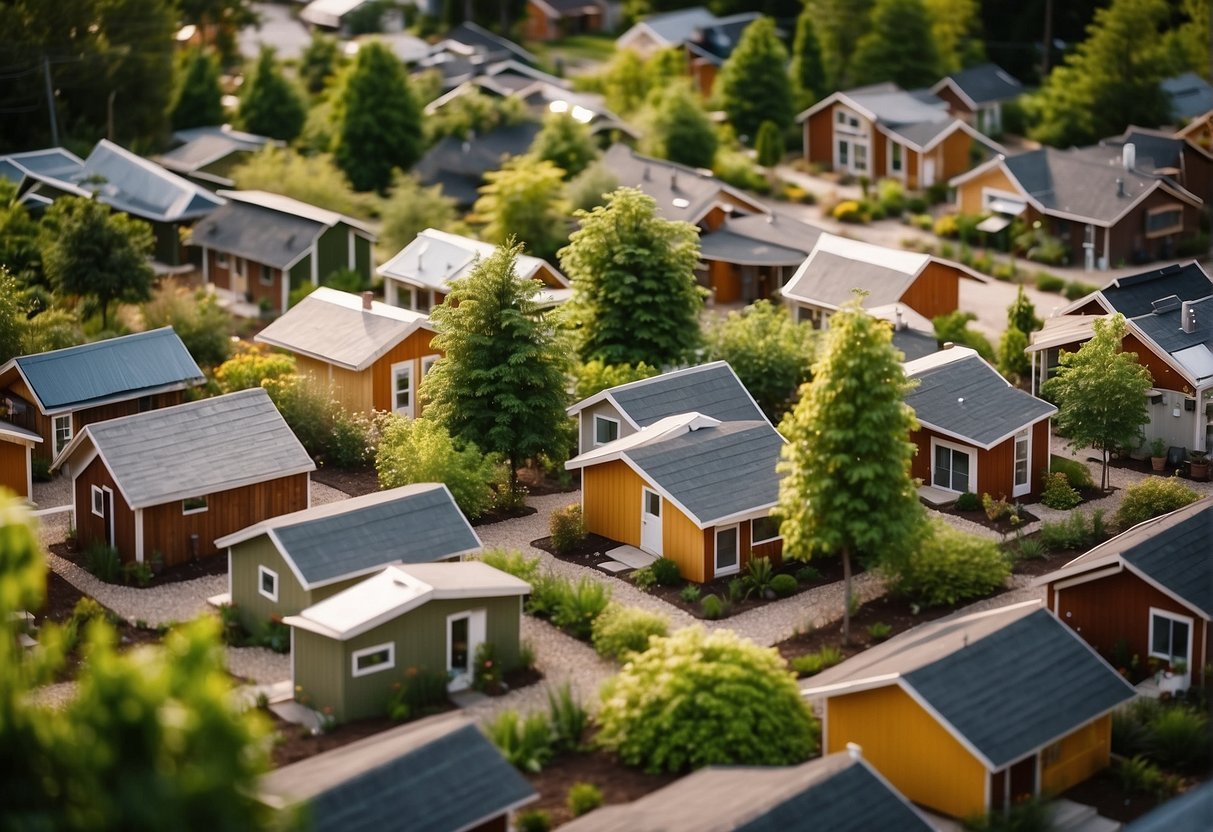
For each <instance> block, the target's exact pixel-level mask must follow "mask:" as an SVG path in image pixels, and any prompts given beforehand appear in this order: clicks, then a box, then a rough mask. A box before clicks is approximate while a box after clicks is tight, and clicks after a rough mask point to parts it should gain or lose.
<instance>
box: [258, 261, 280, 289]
mask: <svg viewBox="0 0 1213 832" xmlns="http://www.w3.org/2000/svg"><path fill="white" fill-rule="evenodd" d="M275 271H277V270H276V269H272V268H270V267H269V266H265V265H263V266H262V267H261V269H260V270H259V271H258V272H257V282H258V283H260V284H261V285H262V286H273V285H274V272H275Z"/></svg>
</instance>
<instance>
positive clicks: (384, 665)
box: [350, 641, 396, 678]
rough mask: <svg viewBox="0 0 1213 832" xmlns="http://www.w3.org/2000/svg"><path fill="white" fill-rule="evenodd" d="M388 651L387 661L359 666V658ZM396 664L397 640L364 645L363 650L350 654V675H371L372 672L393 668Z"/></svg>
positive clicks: (355, 676) (356, 676)
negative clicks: (368, 665) (369, 645)
mask: <svg viewBox="0 0 1213 832" xmlns="http://www.w3.org/2000/svg"><path fill="white" fill-rule="evenodd" d="M385 650H386V651H387V661H383V662H380V663H379V664H376V665H371V666H370V667H363V668H359V667H358V660H359V659H361V658H362V657H363V656H371V655H374V654H375V653H382V652H383V651H385ZM395 666H396V642H394V641H385V642H384V643H383V644H376V645H374V646H372V647H363V648H362V649H361V650H355V651H354V652H353V653H351V654H350V675H351V676H353V677H354V678H358V677H359V676H370V675H371V674H372V673H380V672H382V671H384V670H391V669H392V668H394V667H395Z"/></svg>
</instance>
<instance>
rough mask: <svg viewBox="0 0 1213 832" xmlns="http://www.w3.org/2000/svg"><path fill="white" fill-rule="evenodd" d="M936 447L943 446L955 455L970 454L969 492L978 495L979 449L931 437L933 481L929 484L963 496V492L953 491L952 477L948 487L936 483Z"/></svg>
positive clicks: (949, 479)
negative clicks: (958, 453)
mask: <svg viewBox="0 0 1213 832" xmlns="http://www.w3.org/2000/svg"><path fill="white" fill-rule="evenodd" d="M936 445H939V446H942V447H944V448H948V449H949V450H951V451H952V452H953V453H956V452H957V451H959V452H960V453H962V454H968V457H969V487H968V489H967V490H968V491H970V492H972V493H974V494H976V493H977V482H978V480H977V449H976V448H973V447H969V446H967V445H961V444H959V443H956V442H949V441H947V440H946V439H939V438H937V437H934V436H932V437H931V479H930V483H929V484H930V485H931V486H933V487H935V488H940V489H943V490H944V491H950V492H951V493H953V494H963V493H964V492H963V491H956V490H955V489H953V488H952V487H951V485H952V483H951V478H950V477H949V478H948V486H947V487H944V486H942V485H939V484H937V483H936V482H935V446H936Z"/></svg>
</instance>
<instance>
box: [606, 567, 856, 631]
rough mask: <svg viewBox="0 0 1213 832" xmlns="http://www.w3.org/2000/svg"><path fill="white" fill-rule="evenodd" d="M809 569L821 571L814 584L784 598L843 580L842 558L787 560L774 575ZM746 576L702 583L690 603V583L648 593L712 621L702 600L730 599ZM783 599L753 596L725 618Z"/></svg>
mask: <svg viewBox="0 0 1213 832" xmlns="http://www.w3.org/2000/svg"><path fill="white" fill-rule="evenodd" d="M806 566H812V567H813V568H814V569H815V570H817V572H818V575H817V577H816V578H814V579H813V580H811V581H805V582H803V583H802V582H800V581H797V582H796V591H795V592H793V593H790V594H788V595H786V596H783V598H794V597H796V596H797V595H799V594H800V593H802V592H807V591H808V590H810V589H816V588H817V587H820V586H826V585H827V584H832V583H837V582H838V581H841V580H842V559H841V558H837V557H832V558H821V559H820V560H814V561H812V563H803V562H801V561H795V560H789V561H785V562H784V563H783V565H782V566H780V567H778V568H776V569H775V571H774V574H775V575H791V576H793V577H795V576H796V573H797V572H798V571H799V570H801V569H803V568H804V567H806ZM851 569H852V577H854V576H857V575H861V574H863V572H864V571H865V570H864V568H863V567H862V566H859V565H858V564H856V563H852V564H851ZM630 574H631V573H623V574H617V575H616V576H615V577H617V578H620V579H623V580H627V578H626V575H630ZM745 575H746V570H744V569H743V570H741V572H740V573H739V574H737V575H728V576H726V577H723V578H716V579H715V580H712V581H708V582H707V583H704V584H699V590H700V591H699V598H700V600H697V601H693V602H690V601H687V600H685V599H684V598H683V597H682V592H683V590H684V589H685V588H686V587H687V586H688V584H689V582H684V583H683V584H682V585H681V586H661V585H660V584H655V585H654V586H652V587H651V588H650V589H648V590H646V591H647V592H648V594H650V595H652V596H654V597H656V598H660V599H661V600H662V601H665V602H666V603H667V604H671V605H672V606H675V607H678V608H679V609H681V610H684V611H686V612H687V613H690V614H691V615H693V616H694V617H696V618H698V619H701V620H705V621H706V620H709V619H708V618H707V616H705V615H704V614H703V604H702V599H703V598H705V597H707V596H708V595H715V596H716V597H717V598H719V599H720V600H722V601H727V600H729V584H730V583H732V582H733V581H735V580H738V579H743V578H744V577H745ZM783 598H781V597H778V596H776V597H774V598H764V597H762V596H761V595H759V594H758V593H751V595H750V596H749V597H748V598H742V599H741V600H737V601H733V602H732V603H731V605H730V607H729V612H728V614H727V615H725V616H721V619H724V618H731V617H733V616H735V615H740V614H741V613H743V612H748V611H749V610H753V609H757V608H759V607H764V606H766V605H767V604H773V603H775V602H776V601H782V600H783Z"/></svg>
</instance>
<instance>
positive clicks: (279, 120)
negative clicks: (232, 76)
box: [240, 46, 307, 142]
mask: <svg viewBox="0 0 1213 832" xmlns="http://www.w3.org/2000/svg"><path fill="white" fill-rule="evenodd" d="M305 118H307V108H306V107H304V106H303V98H302V97H300V95H299V93H298V92H296V91H295V88H294V86H292V85H291V83H290V82H289V81H287V80H286V78H285V77H283V75H282V72H281V71H279V69H278V64H277V62H276V61H275V60H274V50H273V49H271V48H269V47H268V46H267V47H264V48H262V50H261V56H260V57H259V58H258V59H257V66H256V68H255V69H254V70H253V72H252V74H251V75H250V76H249V79H248V81H247V82H246V83H245V87H244V95H243V97H242V98H241V99H240V126H241V127H243V128H244V129H245V130H248V131H249V132H250V133H256V134H257V135H259V136H269V137H270V138H273V139H282V140H283V141H288V142H289V141H291V140H292V139H294V138H295V137H296V136H298V135H299V131H300V130H302V129H303V120H304V119H305Z"/></svg>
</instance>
